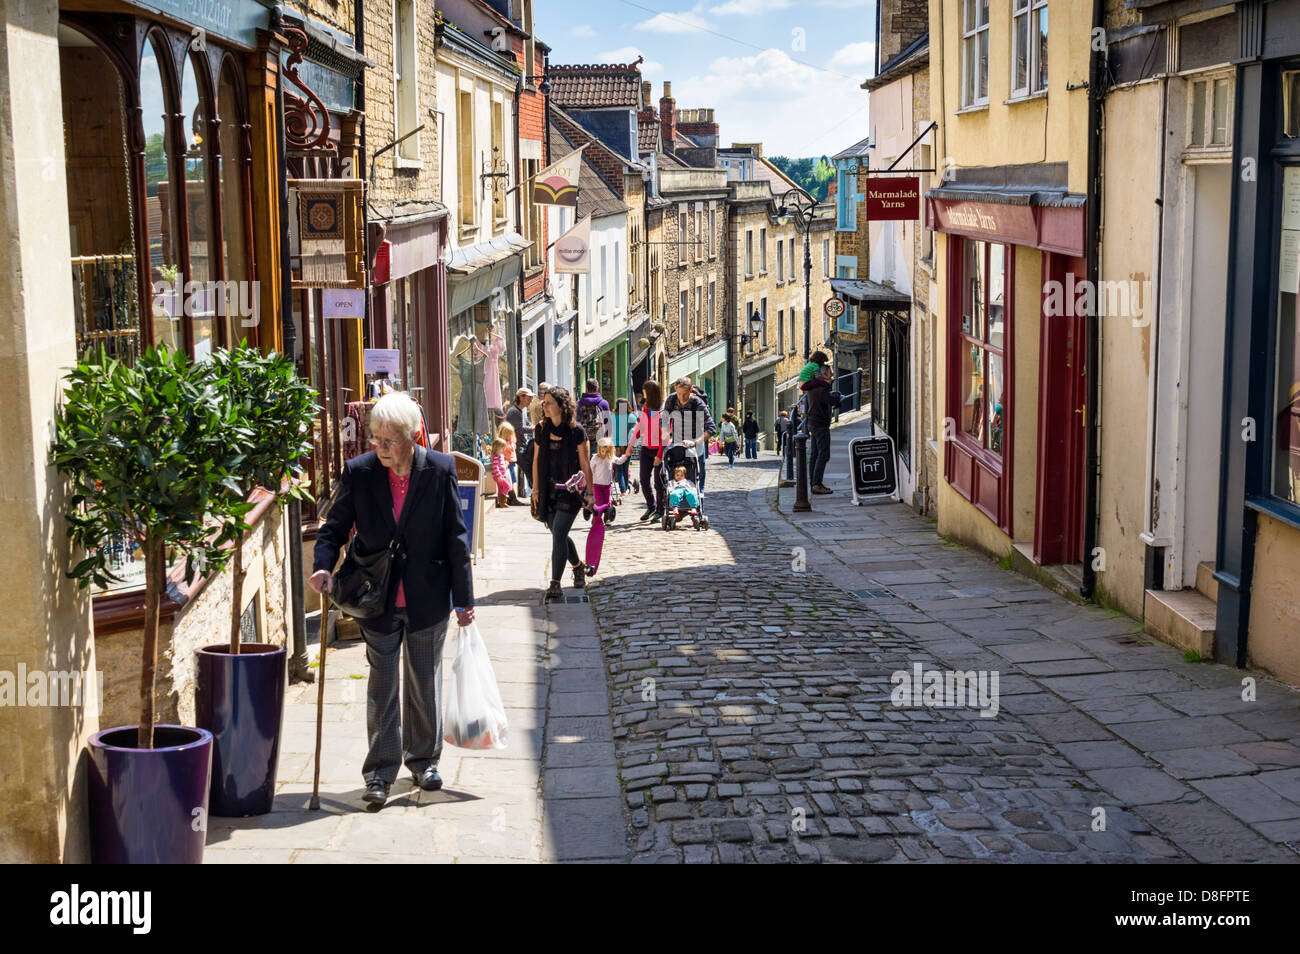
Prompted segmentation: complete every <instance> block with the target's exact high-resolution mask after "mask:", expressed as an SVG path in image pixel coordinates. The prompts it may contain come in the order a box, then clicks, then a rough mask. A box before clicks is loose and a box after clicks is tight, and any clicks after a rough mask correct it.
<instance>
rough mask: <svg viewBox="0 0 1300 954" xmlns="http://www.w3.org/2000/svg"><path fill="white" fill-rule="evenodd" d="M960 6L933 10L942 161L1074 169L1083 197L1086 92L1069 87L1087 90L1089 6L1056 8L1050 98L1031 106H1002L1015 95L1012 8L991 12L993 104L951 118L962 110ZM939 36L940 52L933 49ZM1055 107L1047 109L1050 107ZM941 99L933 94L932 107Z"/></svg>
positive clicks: (1075, 187) (1073, 182) (1072, 182)
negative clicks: (1037, 164) (1067, 165)
mask: <svg viewBox="0 0 1300 954" xmlns="http://www.w3.org/2000/svg"><path fill="white" fill-rule="evenodd" d="M961 2H962V0H936V2H932V3H931V4H930V37H931V55H930V70H931V74H930V79H931V90H933V91H937V90H938V89H939V83H938V80H939V79H940V75H941V74H940V70H941V71H942V83H943V108H944V109H945V110H946V112H947V115H946V116H943V117H942V121H943V122H944V123H945V125H946V127H947V129H946V141H944V140H941V143H940V148H941V149H942V150H943V151H942V152H941V153H939V156H940V158H939V162H940V164H941V165H940V168H942V163H943V157H945V156H948V157H953V158H955V159H956V160H957V165H958V167H968V166H1001V165H1009V164H1016V163H1026V162H1066V161H1068V162H1069V163H1070V175H1069V188H1070V191H1071V192H1084V191H1085V182H1086V179H1087V164H1086V158H1087V155H1088V98H1087V97H1088V93H1087V90H1084V89H1078V90H1073V91H1067V90H1066V89H1065V87H1066V84H1070V85H1074V84H1078V83H1086V82H1087V80H1088V58H1089V56H1090V54H1091V47H1090V44H1089V36H1090V35H1091V29H1092V5H1091V4H1089V3H1079V2H1073V3H1053V4H1051V17H1050V22H1051V27H1050V29H1049V31H1048V40H1047V62H1048V76H1049V84H1048V89H1049V91H1050V95H1049V96H1048V97H1041V98H1038V99H1032V100H1028V101H1026V102H1019V103H1012V104H1010V105H1007V104H1004V100H1006V99H1007V98H1008V97H1009V96H1010V95H1011V66H1010V63H1011V4H1010V3H993V4H990V7H989V19H990V23H989V105H988V106H987V107H986V108H981V109H976V110H972V111H970V112H965V113H962V114H960V115H954V113H956V111H957V110H959V109H960V108H961V87H960V78H961V70H960V63H961V57H960V40H961V30H960V24H961ZM935 37H942V38H943V43H942V47H943V48H942V50H941V51H938V55H937V56H936V51H935V50H934V45H935V41H934V38H935ZM1049 99H1050V101H1051V108H1050V109H1049V108H1048V100H1049ZM937 100H938V97H937V96H936V95H935V94H934V93H933V92H932V93H931V102H932V103H934V104H935V105H936V109H935V113H936V118H939V117H938V115H937V114H938V108H937V106H938V102H937Z"/></svg>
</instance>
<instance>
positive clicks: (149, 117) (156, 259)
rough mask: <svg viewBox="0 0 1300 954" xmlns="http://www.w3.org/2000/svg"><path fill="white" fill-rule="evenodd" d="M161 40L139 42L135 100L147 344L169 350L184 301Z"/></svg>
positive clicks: (176, 338) (176, 343) (179, 337)
mask: <svg viewBox="0 0 1300 954" xmlns="http://www.w3.org/2000/svg"><path fill="white" fill-rule="evenodd" d="M165 44H166V41H165V40H164V39H163V38H162V37H161V36H159V35H158V34H156V33H155V34H153V35H151V36H150V38H149V40H148V41H147V42H146V43H145V44H144V52H143V54H142V56H141V58H140V102H141V104H142V105H143V107H144V108H143V121H144V141H145V146H144V168H145V186H144V195H145V216H146V229H147V234H148V237H149V238H148V241H149V281H150V287H151V288H152V289H157V290H162V289H166V291H163V292H162V294H156V295H154V296H152V297H151V300H150V302H151V305H152V309H151V310H152V314H151V316H150V317H151V323H152V335H151V337H152V340H153V341H155V342H161V343H165V344H167V345H169V346H171V347H172V348H184V347H185V339H184V336H183V328H182V326H181V319H182V318H183V317H184V314H185V311H184V301H183V296H182V294H181V291H182V289H183V284H184V281H185V279H184V276H183V275H181V232H180V223H179V220H178V215H177V211H178V206H179V205H180V203H179V202H178V201H177V200H176V193H177V191H178V190H177V182H176V179H175V177H174V171H175V169H176V156H175V151H174V142H175V138H174V137H173V136H171V135H168V129H169V123H168V122H167V116H168V114H170V113H174V111H175V107H174V106H173V105H172V104H174V103H175V96H174V87H173V88H171V89H169V88H168V87H166V86H164V85H163V73H162V70H161V68H160V64H159V58H160V55H165V54H163V53H162V51H163V50H165V49H166V46H165Z"/></svg>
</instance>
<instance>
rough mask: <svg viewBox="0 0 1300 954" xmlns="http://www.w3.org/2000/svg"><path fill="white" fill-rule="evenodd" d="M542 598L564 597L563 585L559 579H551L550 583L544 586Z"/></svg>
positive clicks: (557, 598)
mask: <svg viewBox="0 0 1300 954" xmlns="http://www.w3.org/2000/svg"><path fill="white" fill-rule="evenodd" d="M544 598H545V599H548V600H560V599H564V587H562V586H560V581H559V580H551V585H550V586H548V587H547V588H546V596H545V597H544Z"/></svg>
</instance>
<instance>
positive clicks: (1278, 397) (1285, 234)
mask: <svg viewBox="0 0 1300 954" xmlns="http://www.w3.org/2000/svg"><path fill="white" fill-rule="evenodd" d="M1282 195H1283V201H1282V207H1283V209H1284V213H1283V216H1282V223H1281V225H1282V232H1281V236H1280V239H1281V240H1280V243H1279V245H1280V249H1281V252H1280V255H1281V261H1280V262H1279V267H1278V285H1279V289H1278V302H1277V377H1276V385H1275V399H1274V407H1275V411H1274V416H1273V428H1274V433H1275V438H1274V451H1273V476H1272V488H1271V489H1272V491H1273V493H1274V494H1275V495H1277V496H1278V497H1281V498H1282V499H1283V500H1286V501H1288V502H1290V503H1294V504H1300V334H1298V333H1297V331H1298V330H1300V321H1298V320H1297V308H1300V295H1297V291H1300V220H1297V219H1298V218H1300V217H1297V216H1294V215H1291V214H1289V213H1287V212H1285V210H1286V209H1288V208H1291V207H1292V206H1288V204H1287V203H1288V201H1289V198H1290V197H1296V196H1300V166H1288V167H1287V168H1286V169H1284V170H1283V172H1282ZM1288 226H1292V227H1291V228H1288Z"/></svg>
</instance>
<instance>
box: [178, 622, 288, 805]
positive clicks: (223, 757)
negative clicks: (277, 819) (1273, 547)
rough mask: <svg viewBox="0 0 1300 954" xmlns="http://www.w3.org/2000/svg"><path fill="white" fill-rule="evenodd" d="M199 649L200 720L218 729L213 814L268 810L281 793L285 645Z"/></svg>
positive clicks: (197, 718)
mask: <svg viewBox="0 0 1300 954" xmlns="http://www.w3.org/2000/svg"><path fill="white" fill-rule="evenodd" d="M239 650H240V652H239V655H238V656H233V655H231V653H230V647H229V646H228V645H221V646H204V647H203V648H202V649H200V650H199V651H198V653H197V657H198V674H197V675H198V679H197V687H196V695H195V710H194V711H195V721H197V722H198V724H199V725H200V726H201V727H202V728H204V729H207V730H208V731H209V732H211V733H212V740H213V741H212V793H211V802H210V810H211V812H212V814H213V815H217V816H221V817H226V818H239V817H242V816H244V815H265V814H266V813H267V812H269V811H270V810H271V803H272V801H273V800H274V799H275V770H276V767H277V765H278V763H279V761H280V725H281V723H282V722H283V719H284V683H285V659H286V656H285V650H284V647H283V646H275V645H272V644H270V643H241V644H240V647H239Z"/></svg>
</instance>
